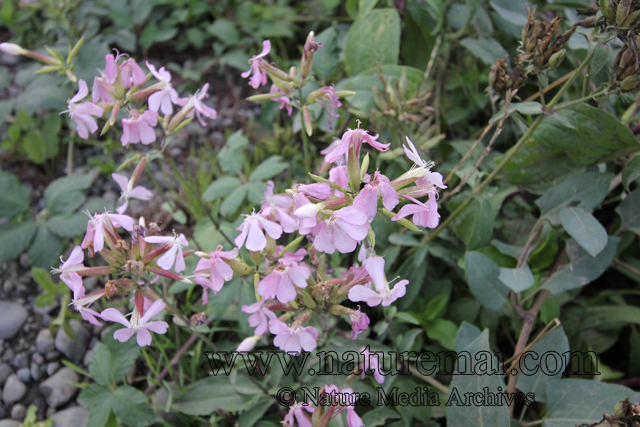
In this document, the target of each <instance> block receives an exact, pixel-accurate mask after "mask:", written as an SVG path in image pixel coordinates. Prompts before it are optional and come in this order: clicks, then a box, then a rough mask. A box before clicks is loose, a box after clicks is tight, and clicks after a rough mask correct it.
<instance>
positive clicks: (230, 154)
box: [218, 130, 249, 175]
mask: <svg viewBox="0 0 640 427" xmlns="http://www.w3.org/2000/svg"><path fill="white" fill-rule="evenodd" d="M247 145H249V140H248V139H247V137H246V136H244V135H243V134H242V131H241V130H239V131H237V132H235V133H234V134H232V135H231V136H230V137H229V139H228V140H227V142H226V144H225V145H224V147H223V148H222V150H220V153H218V163H219V164H220V169H222V170H223V171H224V172H226V173H229V174H234V175H235V174H237V173H238V172H240V170H241V169H242V166H243V165H244V153H245V149H246V148H247Z"/></svg>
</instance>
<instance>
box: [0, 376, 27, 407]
mask: <svg viewBox="0 0 640 427" xmlns="http://www.w3.org/2000/svg"><path fill="white" fill-rule="evenodd" d="M26 392H27V386H26V385H24V383H23V382H22V381H20V378H18V376H17V375H16V374H13V375H10V376H9V378H7V381H6V382H5V383H4V387H3V388H2V400H3V401H4V403H6V404H7V405H10V404H12V403H14V402H17V401H19V400H20V399H22V397H23V396H24V395H25V393H26Z"/></svg>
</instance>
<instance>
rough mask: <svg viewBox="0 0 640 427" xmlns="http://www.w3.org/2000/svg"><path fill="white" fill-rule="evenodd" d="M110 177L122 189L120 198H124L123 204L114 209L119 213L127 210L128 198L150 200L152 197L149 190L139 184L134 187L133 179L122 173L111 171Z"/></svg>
mask: <svg viewBox="0 0 640 427" xmlns="http://www.w3.org/2000/svg"><path fill="white" fill-rule="evenodd" d="M111 177H112V178H113V180H114V181H115V182H117V183H118V186H120V190H121V191H122V195H121V196H120V200H123V199H124V204H123V205H121V206H119V207H118V208H117V209H116V211H117V212H118V213H119V214H123V213H124V212H125V211H126V210H127V206H128V205H129V199H138V200H151V198H152V197H153V193H152V192H151V191H150V190H147V189H146V188H144V187H143V186H141V185H138V186H136V187H134V186H133V181H132V180H130V179H129V178H127V177H126V176H124V175H121V174H119V173H112V174H111Z"/></svg>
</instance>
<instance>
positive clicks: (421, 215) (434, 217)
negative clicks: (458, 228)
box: [391, 196, 440, 228]
mask: <svg viewBox="0 0 640 427" xmlns="http://www.w3.org/2000/svg"><path fill="white" fill-rule="evenodd" d="M404 197H406V198H407V199H409V200H411V201H412V202H413V203H415V204H414V205H411V204H410V205H404V206H403V207H402V208H401V209H400V210H399V211H398V213H397V214H396V215H395V216H394V217H393V218H391V221H397V220H399V219H401V218H404V217H405V216H409V215H413V223H414V224H415V225H420V226H422V227H427V228H436V227H437V226H438V222H439V221H440V219H439V218H440V214H438V202H437V201H436V198H435V197H431V196H430V197H429V199H428V200H427V203H426V204H425V203H422V202H420V201H418V200H416V199H414V198H413V197H410V196H404Z"/></svg>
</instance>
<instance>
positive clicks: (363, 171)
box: [360, 153, 369, 180]
mask: <svg viewBox="0 0 640 427" xmlns="http://www.w3.org/2000/svg"><path fill="white" fill-rule="evenodd" d="M368 169H369V153H367V155H366V156H364V159H362V165H360V180H363V179H364V177H365V175H366V174H367V170H368Z"/></svg>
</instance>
